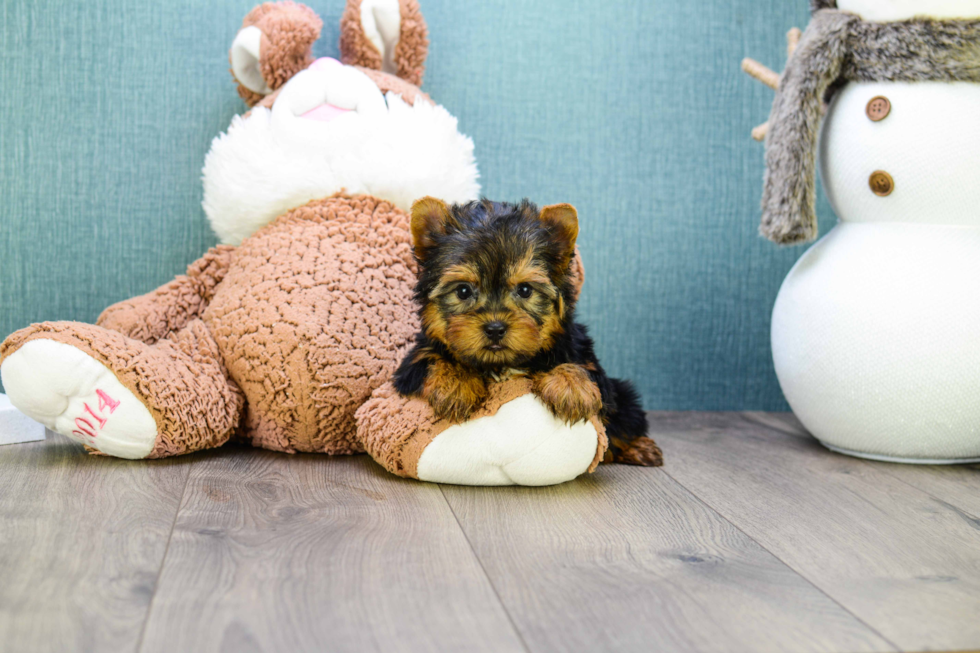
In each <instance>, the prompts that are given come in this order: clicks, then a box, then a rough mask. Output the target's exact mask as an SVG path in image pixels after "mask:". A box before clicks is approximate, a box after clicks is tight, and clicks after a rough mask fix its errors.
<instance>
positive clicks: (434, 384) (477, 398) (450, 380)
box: [422, 360, 487, 422]
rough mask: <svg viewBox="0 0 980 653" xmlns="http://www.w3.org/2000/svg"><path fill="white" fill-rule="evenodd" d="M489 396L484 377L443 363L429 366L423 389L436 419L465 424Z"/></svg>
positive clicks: (463, 368) (423, 393)
mask: <svg viewBox="0 0 980 653" xmlns="http://www.w3.org/2000/svg"><path fill="white" fill-rule="evenodd" d="M486 395H487V384H486V382H485V381H484V380H483V377H482V376H480V375H479V374H477V373H475V372H473V371H472V370H470V369H468V368H465V367H462V366H460V365H455V364H453V363H448V362H446V361H442V360H440V361H437V362H435V363H433V364H432V365H431V366H430V368H429V376H428V378H426V380H425V387H424V389H423V390H422V396H423V397H425V399H426V401H428V402H429V405H430V406H432V411H433V412H434V413H435V414H436V417H438V418H440V419H447V420H449V421H450V422H465V421H466V420H467V419H469V416H470V414H471V413H472V412H473V411H474V410H475V409H476V407H477V406H479V405H480V402H482V401H483V399H484V397H486Z"/></svg>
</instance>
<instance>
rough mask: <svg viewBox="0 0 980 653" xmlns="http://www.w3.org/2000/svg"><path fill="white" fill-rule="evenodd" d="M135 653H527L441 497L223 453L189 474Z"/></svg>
mask: <svg viewBox="0 0 980 653" xmlns="http://www.w3.org/2000/svg"><path fill="white" fill-rule="evenodd" d="M141 650H143V651H196V650H207V651H211V650H227V651H235V652H239V651H291V652H293V651H322V650H330V651H386V652H388V651H448V650H467V651H518V650H524V649H523V646H522V645H521V642H520V640H519V638H518V637H517V635H516V633H515V631H514V629H513V628H512V626H511V624H510V622H509V621H508V618H507V615H506V613H505V612H504V610H503V608H502V606H501V605H500V602H499V601H498V599H497V597H496V596H495V595H494V592H493V589H492V587H491V585H490V583H489V582H488V581H487V579H486V576H485V575H484V573H483V571H482V570H481V568H480V566H479V563H478V562H477V560H476V558H475V557H474V556H473V553H472V551H471V550H470V549H469V546H468V545H467V543H466V539H465V537H464V536H463V533H462V532H461V530H460V528H459V525H458V524H457V523H456V520H455V518H454V517H453V514H452V512H451V511H450V509H449V507H448V506H447V505H446V502H445V500H444V498H443V497H442V495H441V493H440V492H439V488H438V486H435V485H430V484H425V483H419V482H417V481H409V480H405V479H400V478H397V477H395V476H392V475H390V474H388V473H387V472H385V471H384V470H382V469H381V468H380V467H378V466H377V465H376V464H375V463H374V462H372V461H371V460H370V459H369V458H367V457H366V456H357V457H353V458H342V457H341V458H331V457H328V456H322V455H321V456H317V455H296V456H288V455H284V454H274V453H269V452H263V451H255V450H251V449H225V450H220V451H217V452H214V453H213V454H212V456H211V457H210V458H209V459H208V460H207V461H206V462H205V463H204V464H201V465H197V466H195V467H194V469H193V470H192V472H191V476H190V479H189V481H188V485H187V490H186V494H185V499H184V504H183V507H182V508H181V511H180V515H179V517H178V520H177V524H176V526H175V528H174V533H173V537H172V541H171V544H170V550H169V554H168V556H167V560H166V563H165V565H164V568H163V572H162V574H161V579H160V584H159V589H158V591H157V594H156V597H155V599H154V602H153V607H152V610H151V614H150V617H149V621H148V624H147V631H146V636H145V639H144V642H143V646H142V648H141Z"/></svg>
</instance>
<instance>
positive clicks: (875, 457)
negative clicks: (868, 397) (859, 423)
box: [817, 439, 980, 465]
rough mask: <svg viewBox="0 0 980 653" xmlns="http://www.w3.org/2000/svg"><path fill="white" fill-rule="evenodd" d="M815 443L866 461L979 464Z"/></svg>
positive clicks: (975, 461) (915, 463)
mask: <svg viewBox="0 0 980 653" xmlns="http://www.w3.org/2000/svg"><path fill="white" fill-rule="evenodd" d="M817 442H819V443H820V444H822V445H823V446H825V447H827V448H828V449H830V450H831V451H833V452H835V453H842V454H844V455H845V456H854V457H855V458H864V459H866V460H877V461H878V462H884V463H903V464H906V465H968V464H970V463H980V458H902V457H900V456H886V455H884V454H880V453H867V452H865V451H854V450H853V449H845V448H843V447H835V446H834V445H832V444H827V443H826V442H824V441H823V440H820V439H818V440H817Z"/></svg>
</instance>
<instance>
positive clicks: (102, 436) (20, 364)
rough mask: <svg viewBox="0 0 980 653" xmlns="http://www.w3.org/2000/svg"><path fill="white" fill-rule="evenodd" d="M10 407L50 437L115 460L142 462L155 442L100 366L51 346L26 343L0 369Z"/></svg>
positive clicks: (149, 425) (149, 420) (144, 413)
mask: <svg viewBox="0 0 980 653" xmlns="http://www.w3.org/2000/svg"><path fill="white" fill-rule="evenodd" d="M0 375H2V377H3V385H4V389H5V390H6V392H7V396H8V397H9V398H10V401H11V403H13V404H14V406H16V407H17V409H18V410H20V411H21V412H22V413H24V414H25V415H27V416H29V417H31V418H32V419H34V420H36V421H38V422H40V423H41V424H44V425H45V426H46V427H48V428H49V429H51V430H52V431H57V432H58V433H61V434H62V435H65V436H67V437H69V438H72V439H74V440H77V441H78V442H81V443H83V444H86V445H88V446H90V447H92V448H93V449H96V450H98V451H100V452H102V453H104V454H107V455H110V456H116V457H117V458H131V459H135V458H145V457H146V456H147V455H149V453H150V451H151V450H152V449H153V445H154V443H155V442H156V438H157V425H156V422H155V421H154V420H153V416H152V415H151V414H150V411H149V410H147V408H146V406H144V405H143V403H142V402H141V401H140V400H139V399H137V398H136V396H135V395H133V393H132V392H130V391H129V389H127V388H126V387H125V386H123V384H122V383H120V382H119V380H118V379H117V378H116V376H115V375H114V374H113V373H112V372H111V371H110V370H109V369H108V368H107V367H106V366H105V365H103V364H102V363H100V362H98V361H97V360H95V359H94V358H92V357H91V356H89V355H88V354H85V353H84V352H82V351H80V350H78V349H76V348H75V347H72V346H71V345H66V344H64V343H61V342H56V341H54V340H43V339H37V340H31V341H29V342H27V343H25V344H24V345H23V346H22V347H21V348H20V349H18V350H17V351H15V352H14V353H13V354H11V355H10V356H8V357H7V358H6V359H5V360H4V362H3V366H2V367H0Z"/></svg>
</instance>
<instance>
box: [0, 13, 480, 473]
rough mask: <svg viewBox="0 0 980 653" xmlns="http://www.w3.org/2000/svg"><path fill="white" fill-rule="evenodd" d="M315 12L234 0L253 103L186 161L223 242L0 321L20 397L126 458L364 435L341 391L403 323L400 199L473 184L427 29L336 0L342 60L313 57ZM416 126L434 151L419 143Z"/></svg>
mask: <svg viewBox="0 0 980 653" xmlns="http://www.w3.org/2000/svg"><path fill="white" fill-rule="evenodd" d="M392 9H394V14H392V13H391V10H392ZM399 9H400V10H401V13H399V11H398V10H399ZM386 12H387V13H386ZM320 26H321V23H320V19H319V18H318V17H317V16H316V15H315V14H314V13H313V12H312V11H311V10H310V9H309V8H307V7H305V6H303V5H300V4H295V3H292V2H288V1H287V2H280V3H266V4H263V5H261V6H259V7H257V8H255V9H254V10H252V11H251V12H250V13H249V14H248V16H246V18H245V20H244V23H243V27H242V30H241V31H240V32H239V34H238V36H237V37H236V39H235V42H234V44H233V45H232V49H231V55H230V59H231V63H232V69H233V72H234V74H235V76H236V79H237V81H238V82H239V84H240V86H239V92H240V93H241V95H242V96H243V97H244V98H245V99H246V100H247V101H248V102H249V103H252V104H254V105H256V106H255V107H254V108H253V109H252V110H251V111H250V112H249V113H248V114H246V115H244V116H239V117H236V118H235V119H234V121H233V122H232V125H231V127H230V128H229V129H228V131H227V133H225V134H222V135H221V136H220V137H218V138H216V139H215V141H214V144H213V145H212V148H211V151H210V152H209V154H208V158H207V161H206V164H205V167H204V186H205V199H204V206H205V211H206V213H207V215H208V218H209V219H210V221H211V223H212V226H213V227H214V229H215V231H216V233H217V234H218V235H219V237H220V238H221V240H222V241H223V242H224V243H229V245H219V246H218V247H215V248H214V249H212V250H211V251H210V252H208V253H207V254H205V255H204V256H203V257H202V258H201V259H200V260H199V261H197V262H196V263H194V264H192V265H191V266H190V267H189V268H188V271H187V274H186V276H182V277H178V278H177V279H176V280H174V281H172V282H171V283H169V284H167V285H165V286H163V287H162V288H159V289H158V290H155V291H153V292H151V293H149V294H148V295H144V296H142V297H137V298H135V299H131V300H127V301H123V302H120V303H119V304H116V305H115V306H112V307H110V308H108V309H107V310H106V311H105V312H104V313H103V314H102V315H101V316H100V317H99V319H98V322H97V324H96V325H89V324H80V323H75V322H49V323H43V324H36V325H33V326H31V327H28V328H26V329H23V330H21V331H18V332H16V333H14V334H12V335H11V336H10V337H9V338H8V339H7V340H6V341H5V342H4V343H3V345H2V349H0V355H2V363H3V364H2V368H0V369H2V373H3V381H4V386H5V388H6V389H7V392H8V394H9V396H10V398H11V400H12V401H13V402H14V404H15V405H16V406H17V407H18V408H19V409H20V410H22V411H23V412H25V413H26V414H28V415H30V416H31V417H34V418H35V419H37V420H38V421H40V422H42V423H44V424H45V425H47V426H48V427H49V428H51V429H52V430H55V431H58V432H60V433H62V434H64V435H67V436H69V437H73V438H75V439H78V440H80V441H82V442H84V443H85V444H86V445H88V446H89V447H91V448H93V449H95V450H97V451H100V452H102V453H106V454H109V455H113V456H119V457H124V458H159V457H163V456H173V455H177V454H183V453H188V452H191V451H196V450H199V449H205V448H209V447H216V446H219V445H221V444H223V443H224V442H226V441H228V440H229V439H230V438H232V437H235V436H238V437H241V438H244V439H246V440H247V441H250V442H251V443H253V444H254V445H255V446H259V447H263V448H266V449H273V450H277V451H288V452H295V451H311V452H324V453H332V454H338V453H353V452H358V451H362V450H363V448H362V447H361V446H360V444H359V443H358V442H357V440H356V438H355V423H354V411H355V410H356V409H357V408H358V407H359V406H360V405H361V404H363V403H364V401H365V400H366V399H367V398H368V397H369V395H370V394H371V391H372V390H374V389H375V388H377V387H378V386H379V385H381V384H382V383H383V382H384V381H386V380H388V378H389V377H390V374H391V372H392V370H393V369H394V367H395V366H396V365H397V363H398V361H399V357H400V354H401V351H402V349H403V348H404V347H405V346H406V344H407V343H408V341H409V339H410V338H412V336H413V335H414V333H415V332H416V330H417V323H416V317H415V315H414V307H413V304H412V299H411V289H412V285H413V283H414V265H415V264H414V261H413V259H412V248H411V235H410V233H409V219H408V216H407V214H406V213H405V212H404V211H403V210H402V209H406V208H408V206H409V205H410V204H411V201H412V200H414V199H415V198H417V197H419V196H422V195H425V194H437V195H440V196H455V197H456V198H457V199H458V200H460V201H462V200H468V199H473V198H475V197H476V196H477V194H478V193H479V186H478V184H477V182H476V178H477V171H476V166H475V163H474V161H473V156H472V150H473V144H472V142H471V141H470V139H469V138H467V137H465V136H463V135H462V134H460V133H459V132H458V131H457V129H456V120H455V119H454V118H453V117H452V116H451V115H449V114H448V112H446V111H445V109H443V108H442V107H439V106H436V105H435V104H433V103H432V102H431V100H429V99H428V96H426V95H425V94H424V93H422V92H421V91H420V90H419V89H418V87H417V86H416V84H415V83H416V82H420V81H421V78H422V64H423V61H424V59H425V54H426V48H427V44H428V42H427V39H426V26H425V23H424V21H423V20H422V18H421V15H420V14H419V11H418V6H417V5H416V3H415V1H414V0H400V1H396V2H391V1H387V2H385V1H382V0H364V1H363V2H360V1H358V0H351V2H349V3H348V6H347V10H346V11H345V13H344V15H343V19H342V33H343V38H342V39H341V45H342V56H343V59H344V61H345V62H348V63H350V64H358V65H357V66H355V65H342V64H340V63H339V62H337V61H334V60H321V61H320V62H314V61H313V58H312V55H311V54H310V46H311V45H312V43H313V42H314V41H315V40H316V38H317V37H318V36H319V32H320ZM373 37H378V38H373ZM378 46H380V48H382V50H383V52H379V50H378ZM311 66H312V67H311ZM386 68H391V69H392V70H393V72H397V73H399V74H405V75H406V77H407V78H401V77H398V76H396V75H395V74H393V73H389V72H386V70H385V69H386ZM387 91H391V93H388V96H387V97H386V96H385V93H386V92H387ZM263 93H265V96H264V97H263ZM422 143H425V144H429V145H430V149H431V150H434V151H433V152H432V159H433V160H432V161H428V160H422V161H420V160H419V156H418V154H417V151H418V148H419V145H420V144H422ZM433 143H434V145H433ZM411 163H414V166H412V165H409V164H411ZM420 166H424V167H425V170H420ZM342 191H343V192H342ZM231 245H237V247H232V246H231Z"/></svg>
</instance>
